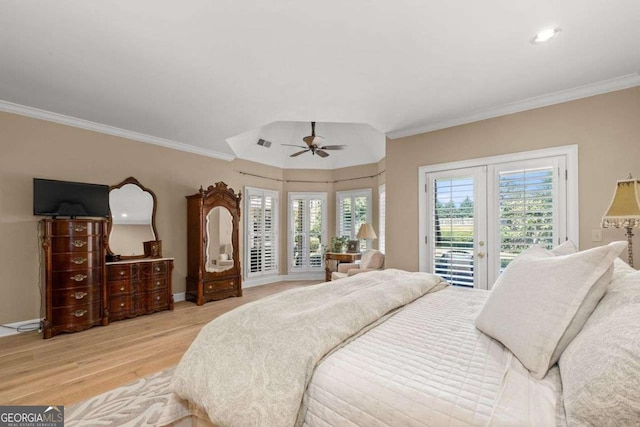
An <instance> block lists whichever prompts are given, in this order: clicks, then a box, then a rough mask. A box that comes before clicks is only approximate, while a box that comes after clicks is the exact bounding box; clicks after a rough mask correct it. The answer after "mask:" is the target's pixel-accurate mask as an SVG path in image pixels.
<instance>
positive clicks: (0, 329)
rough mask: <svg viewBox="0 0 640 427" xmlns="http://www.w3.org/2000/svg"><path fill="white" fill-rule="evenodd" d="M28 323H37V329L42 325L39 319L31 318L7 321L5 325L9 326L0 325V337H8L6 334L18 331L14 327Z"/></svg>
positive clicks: (13, 333) (15, 333) (14, 333)
mask: <svg viewBox="0 0 640 427" xmlns="http://www.w3.org/2000/svg"><path fill="white" fill-rule="evenodd" d="M30 323H32V324H33V325H34V326H35V325H36V324H37V325H38V329H40V326H41V325H42V323H41V320H40V319H31V320H23V321H22V322H15V323H7V324H6V326H9V328H6V327H4V326H0V337H8V336H11V335H17V334H19V333H20V332H18V330H17V329H15V328H19V327H21V326H26V325H28V324H30Z"/></svg>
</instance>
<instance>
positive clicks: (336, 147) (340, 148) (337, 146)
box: [320, 145, 347, 150]
mask: <svg viewBox="0 0 640 427" xmlns="http://www.w3.org/2000/svg"><path fill="white" fill-rule="evenodd" d="M345 148H347V146H346V145H325V146H324V147H320V149H321V150H344V149H345Z"/></svg>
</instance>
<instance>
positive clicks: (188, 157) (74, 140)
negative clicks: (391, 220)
mask: <svg viewBox="0 0 640 427" xmlns="http://www.w3.org/2000/svg"><path fill="white" fill-rule="evenodd" d="M0 147H2V150H1V151H0V242H1V244H0V295H1V296H2V298H0V323H12V322H20V321H24V320H30V319H35V318H38V317H41V314H40V313H41V295H40V290H39V289H40V288H39V285H40V257H41V252H42V251H41V246H40V240H39V235H38V232H39V231H38V220H39V219H40V218H39V217H34V216H33V215H32V212H33V210H32V209H33V206H32V204H33V178H34V177H38V178H50V179H59V180H68V181H80V182H90V183H98V184H107V185H114V184H117V183H119V182H121V181H122V180H124V179H125V178H127V177H129V176H134V177H135V178H137V179H138V180H139V181H140V182H141V183H142V184H143V185H145V186H146V187H148V188H150V189H152V190H153V191H154V192H155V193H156V196H157V199H158V210H157V214H156V225H157V228H158V233H159V235H160V238H161V239H162V249H163V255H164V256H167V257H174V258H175V269H174V273H173V284H174V285H173V291H174V293H181V292H184V291H185V277H186V251H187V248H186V245H187V242H186V237H185V233H186V199H185V196H187V195H190V194H194V193H195V192H197V191H198V189H199V188H200V186H201V185H203V186H205V187H206V186H208V185H211V184H214V183H215V182H217V181H224V182H226V183H227V184H228V185H229V186H230V187H232V188H234V189H235V190H236V191H240V190H243V189H244V186H252V187H259V188H268V189H273V190H277V191H280V197H281V200H282V203H284V205H281V213H282V214H281V219H282V223H281V239H280V243H281V244H280V247H281V256H282V257H283V258H282V259H283V262H282V263H281V273H282V274H286V262H284V261H285V260H286V215H285V214H284V213H285V212H286V197H287V194H286V191H316V190H318V189H324V190H318V191H328V192H330V194H329V203H330V205H329V211H328V212H329V220H330V221H331V222H330V228H329V236H331V235H332V234H333V232H334V229H333V223H334V222H335V214H333V212H334V211H333V210H332V209H334V208H333V206H334V205H332V204H331V203H334V204H335V196H334V195H333V194H332V193H331V192H332V191H333V184H325V183H320V184H304V183H285V182H284V178H285V177H289V178H298V179H301V180H310V179H315V178H318V180H324V181H333V174H334V172H333V171H308V170H301V171H296V170H291V171H290V170H284V171H283V170H282V169H279V168H275V167H271V166H266V165H262V164H257V163H253V162H249V161H245V160H234V161H231V162H227V161H224V160H218V159H214V158H210V157H204V156H200V155H196V154H190V153H185V152H182V151H176V150H172V149H168V148H164V147H159V146H155V145H151V144H146V143H142V142H137V141H132V140H128V139H124V138H119V137H114V136H109V135H104V134H100V133H96V132H92V131H87V130H83V129H78V128H73V127H69V126H65V125H61V124H56V123H51V122H47V121H43V120H38V119H33V118H29V117H24V116H19V115H14V114H9V113H2V112H0ZM376 167H377V165H376V164H373V165H370V166H367V167H364V169H363V168H362V167H356V168H345V169H344V170H340V171H338V172H337V173H338V174H339V175H340V176H341V177H356V176H360V174H361V173H362V171H363V170H365V171H368V170H370V169H371V170H374V169H376ZM241 172H245V173H251V174H254V175H260V176H265V177H268V178H272V179H265V178H258V177H255V176H251V175H246V174H243V173H241ZM361 184H362V183H361V182H357V181H354V182H353V185H354V186H353V187H350V188H361V187H360V186H361ZM345 187H347V188H349V186H348V185H347V184H345ZM374 191H375V190H374ZM332 201H333V202H332ZM374 208H375V209H376V210H375V212H377V206H374ZM332 218H333V219H332ZM242 219H244V215H243V217H242ZM240 241H241V242H242V228H241V239H240Z"/></svg>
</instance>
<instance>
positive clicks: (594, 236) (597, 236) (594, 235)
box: [591, 228, 602, 242]
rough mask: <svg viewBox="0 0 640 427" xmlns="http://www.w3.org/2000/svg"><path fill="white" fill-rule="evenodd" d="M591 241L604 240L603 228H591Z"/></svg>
mask: <svg viewBox="0 0 640 427" xmlns="http://www.w3.org/2000/svg"><path fill="white" fill-rule="evenodd" d="M591 241H592V242H602V229H601V228H594V229H593V230H591Z"/></svg>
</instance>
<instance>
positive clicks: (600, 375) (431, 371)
mask: <svg viewBox="0 0 640 427" xmlns="http://www.w3.org/2000/svg"><path fill="white" fill-rule="evenodd" d="M556 255H557V254H556ZM597 257H598V255H597V254H596V258H597ZM559 259H560V258H559ZM562 259H564V258H562ZM563 262H564V261H563ZM610 263H611V264H612V263H613V258H611V260H610ZM616 266H617V267H616V271H615V273H614V274H613V282H614V283H612V284H611V285H609V282H610V281H611V278H612V276H611V272H612V270H613V268H612V267H610V268H609V269H607V274H608V275H605V276H603V277H605V278H606V283H605V286H604V288H603V290H602V292H604V289H605V288H607V285H609V286H608V288H607V289H608V291H607V294H606V295H605V297H604V298H603V299H602V301H601V302H600V304H599V305H598V307H597V308H596V310H595V312H594V314H593V316H591V317H592V318H591V319H589V320H588V321H587V323H586V325H585V326H584V328H583V331H581V332H580V334H578V336H577V337H576V338H575V339H573V340H572V342H571V343H570V344H569V346H568V347H567V349H566V350H565V351H564V353H563V355H562V358H561V359H560V363H559V364H556V363H555V362H553V365H552V366H551V368H550V369H549V370H548V372H546V369H545V372H546V374H545V375H544V376H543V377H541V379H536V378H535V377H536V375H538V373H536V371H535V370H532V371H530V370H529V369H527V368H526V367H525V366H524V365H523V363H521V362H520V360H519V359H518V358H517V357H515V356H514V354H513V353H512V352H511V351H510V350H508V349H507V348H506V347H505V346H503V345H502V344H501V343H500V342H498V341H497V340H495V339H493V338H491V337H489V336H488V335H486V334H485V333H483V332H480V331H479V330H478V329H477V328H476V326H475V325H474V322H475V320H476V319H477V317H478V314H479V313H480V312H481V310H482V309H483V307H484V306H485V302H486V300H487V298H488V297H489V295H490V293H489V292H488V291H480V290H472V289H461V288H454V287H445V288H444V289H442V283H441V282H440V281H439V279H434V277H436V276H433V275H426V274H419V273H406V272H400V271H396V270H387V271H385V272H374V273H367V274H363V275H357V276H354V277H352V278H349V279H343V280H340V281H338V282H333V283H332V282H329V283H327V284H322V285H317V286H314V287H312V288H309V289H305V290H294V291H290V292H285V293H282V294H278V295H276V296H273V297H270V298H267V299H266V301H262V302H256V303H252V304H248V305H247V306H244V307H245V309H244V310H246V311H237V312H231V313H229V316H222V318H219V319H217V320H215V321H214V322H212V324H210V325H208V326H207V327H205V328H204V329H203V331H202V332H201V334H200V336H199V337H198V339H197V340H196V342H194V345H192V348H191V349H190V350H189V351H188V352H187V354H185V357H184V358H183V361H182V362H181V363H180V365H179V366H178V368H177V370H176V374H175V376H174V380H173V382H172V387H173V390H174V391H175V392H176V395H175V397H176V398H175V400H174V403H173V404H171V405H168V407H167V408H166V410H165V415H164V416H163V422H164V423H166V424H172V423H173V424H174V425H179V424H180V423H181V422H182V423H185V422H187V423H188V424H185V425H192V424H193V423H196V424H197V423H202V425H218V426H236V425H237V426H248V425H255V426H261V427H263V426H267V427H269V426H294V425H295V426H306V427H326V426H443V425H445V426H553V425H559V426H564V425H567V424H568V425H638V424H640V381H638V375H640V328H638V327H637V326H635V325H637V324H638V322H640V273H637V272H635V270H633V269H631V268H629V267H628V266H626V265H625V264H624V263H621V262H619V261H616ZM585 274H587V273H585ZM600 274H602V272H601V273H600ZM587 275H588V274H587ZM507 276H508V275H507ZM404 282H406V283H408V285H407V286H409V287H410V288H411V289H412V290H411V291H410V292H407V291H406V290H405V289H404V285H403V284H402V283H404ZM423 282H424V283H423ZM418 289H419V290H418ZM363 292H364V293H363ZM334 294H338V295H336V297H335V299H333V297H332V296H331V295H334ZM600 297H601V295H600V296H598V298H597V300H599V299H600ZM380 300H383V302H380ZM387 300H393V301H394V305H393V306H390V305H388V301H387ZM596 303H597V301H596ZM370 304H372V305H373V306H375V308H371V307H369V305H370ZM380 304H382V305H380ZM287 306H296V307H300V310H299V311H298V312H294V313H291V312H290V311H291V310H288V311H286V312H285V311H283V310H278V309H277V307H287ZM362 307H367V308H366V309H363V310H364V311H365V312H366V313H367V316H369V314H371V313H373V312H374V311H375V312H377V314H376V315H375V316H374V317H375V318H381V320H378V321H375V320H374V321H371V319H372V317H370V316H369V317H367V316H364V318H363V319H360V318H361V317H363V316H361V315H360V313H357V315H356V314H354V312H358V311H359V310H361V309H362ZM370 312H371V313H370ZM283 313H285V314H283ZM323 313H324V314H323ZM387 313H390V314H387ZM621 313H622V314H621ZM589 314H590V313H589ZM342 316H346V317H344V318H343V317H342ZM574 317H579V316H574ZM587 317H589V316H587ZM334 320H335V321H334ZM584 320H586V319H584ZM629 320H630V321H631V323H630V324H629ZM634 321H635V325H634ZM359 322H361V323H359ZM238 325H239V326H240V333H239V334H238V333H230V332H229V333H227V332H228V330H229V329H230V328H231V327H232V326H233V327H235V326H238ZM603 328H604V329H603ZM334 329H335V330H334ZM579 330H580V328H578V331H579ZM603 330H604V331H605V332H604V333H603ZM616 331H620V334H617V333H616ZM334 335H335V336H342V338H340V339H339V340H338V341H336V340H335V336H334ZM345 337H346V338H345ZM525 338H526V337H525ZM525 341H526V339H525ZM607 341H609V342H607ZM336 342H337V344H336ZM223 343H224V344H223ZM515 351H516V352H517V351H518V350H515ZM524 360H526V359H524ZM547 360H548V359H547ZM559 366H560V368H561V369H560V368H559ZM621 370H622V371H623V372H624V373H625V374H626V376H624V375H618V372H619V371H621ZM565 373H566V375H565ZM561 377H562V378H561ZM611 378H615V381H612V380H611ZM563 385H565V386H568V389H567V390H563V387H562V386H563ZM623 395H624V399H622V398H621V396H623ZM567 400H568V401H567ZM194 420H197V422H196V421H194ZM197 425H200V424H197Z"/></svg>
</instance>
